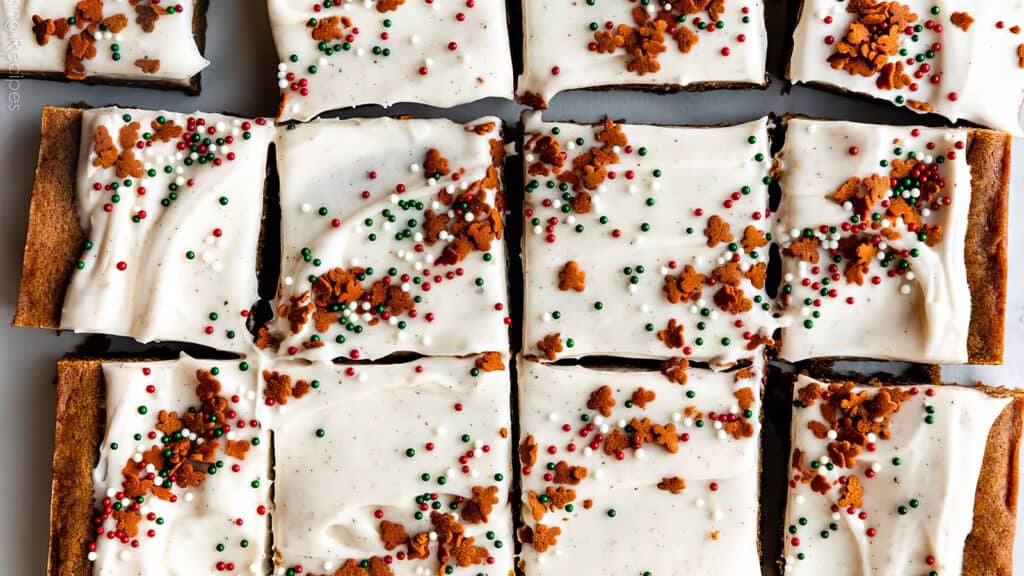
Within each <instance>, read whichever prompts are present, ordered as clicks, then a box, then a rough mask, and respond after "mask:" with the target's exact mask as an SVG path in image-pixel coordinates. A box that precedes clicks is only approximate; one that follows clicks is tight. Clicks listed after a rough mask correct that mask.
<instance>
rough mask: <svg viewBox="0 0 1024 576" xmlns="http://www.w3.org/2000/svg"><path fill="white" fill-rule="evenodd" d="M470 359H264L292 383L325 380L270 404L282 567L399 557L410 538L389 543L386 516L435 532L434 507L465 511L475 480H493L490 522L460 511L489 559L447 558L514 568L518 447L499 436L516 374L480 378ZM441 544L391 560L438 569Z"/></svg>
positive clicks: (482, 567)
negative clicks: (347, 362)
mask: <svg viewBox="0 0 1024 576" xmlns="http://www.w3.org/2000/svg"><path fill="white" fill-rule="evenodd" d="M503 362H505V363H506V364H507V362H508V358H507V357H503ZM473 365H474V361H473V359H465V360H460V359H451V358H447V359H442V358H433V359H424V360H420V361H417V362H415V363H409V364H402V365H391V366H384V365H376V366H356V367H348V368H346V367H342V366H333V365H329V364H305V363H300V362H289V361H280V362H277V363H274V364H273V365H272V366H268V368H269V369H272V370H276V371H280V372H282V373H286V374H288V375H290V376H291V377H292V379H293V381H295V380H299V379H304V380H306V381H308V382H312V381H313V380H317V381H318V382H317V384H318V387H317V388H315V389H313V390H311V391H310V393H309V394H308V395H307V396H304V397H303V398H299V399H292V400H290V401H289V403H288V405H287V408H288V410H287V411H286V412H282V411H281V409H280V407H271V408H268V409H267V411H268V412H269V419H270V421H271V422H272V427H273V428H274V447H275V455H276V458H275V460H276V476H275V499H276V503H277V506H276V510H275V513H274V517H273V524H274V542H275V546H276V552H277V554H278V555H279V557H280V558H281V561H282V562H283V564H284V565H285V566H289V567H290V566H294V565H296V564H301V565H302V566H303V568H304V569H305V570H306V571H307V572H315V573H319V572H322V571H329V569H328V568H327V567H326V566H327V565H328V564H330V565H332V566H341V564H343V563H344V562H345V561H346V560H347V559H350V558H351V559H356V560H357V561H358V560H361V559H364V558H369V557H371V556H381V557H383V556H392V557H395V556H396V554H398V553H399V552H405V551H406V550H407V548H406V546H405V545H404V544H402V545H401V547H400V548H398V549H395V550H390V551H388V550H386V549H385V547H384V543H383V542H382V540H381V535H380V531H381V529H380V525H381V522H382V521H389V522H394V523H399V524H402V525H404V527H405V531H406V533H407V534H408V535H409V536H413V535H415V534H417V533H420V532H425V531H430V530H431V523H430V513H431V512H432V511H437V512H440V513H453V514H456V515H458V517H459V518H462V514H463V512H464V511H465V506H457V510H452V508H450V506H449V504H450V503H451V502H453V501H454V498H455V497H456V496H462V497H465V498H467V500H468V499H469V498H470V497H472V496H473V487H476V486H481V487H490V486H495V487H497V488H498V492H497V497H498V499H499V502H498V503H497V504H495V505H494V507H493V509H492V510H491V512H490V514H489V515H488V519H487V521H486V522H485V523H469V522H468V521H465V520H463V521H464V525H465V529H466V536H472V537H473V538H474V539H475V541H474V543H473V545H474V546H482V547H485V548H486V549H487V551H488V553H489V555H490V557H492V558H494V562H493V564H476V565H472V566H468V567H459V566H458V565H457V564H456V562H455V561H454V560H453V561H451V563H450V565H452V566H453V567H455V572H454V573H455V574H456V575H464V576H465V575H475V574H477V573H480V572H485V573H488V574H508V573H509V572H510V571H511V570H512V553H513V548H514V546H513V535H512V518H511V512H510V509H509V502H508V491H509V487H510V486H511V478H512V476H511V474H512V472H511V454H510V452H509V442H510V441H509V440H508V439H507V438H506V437H503V434H502V430H505V431H506V432H507V431H508V429H509V426H511V424H510V414H509V400H508V399H509V393H510V391H509V376H508V372H507V371H504V370H500V371H493V372H481V373H480V374H479V375H478V376H476V377H473V376H471V375H470V370H471V369H472V368H473ZM318 430H319V431H322V432H318ZM464 435H468V436H464ZM410 449H411V450H413V451H414V455H412V456H409V455H408V454H407V450H410ZM468 452H472V455H471V456H468V457H467V453H468ZM463 460H464V462H463ZM424 474H427V475H429V476H423V475H424ZM442 477H443V478H444V480H443V481H442V480H441V478H442ZM425 493H427V494H437V495H438V497H439V498H438V500H437V501H436V502H439V503H440V507H439V508H434V507H433V502H434V501H433V500H429V499H428V500H427V501H426V502H425V504H427V506H426V508H427V509H426V511H424V510H423V508H422V507H421V506H420V504H419V503H418V502H417V498H418V497H419V496H421V495H423V494H425ZM377 511H380V512H381V513H382V514H381V517H379V518H378V517H377V516H376V515H375V513H376V512H377ZM417 512H423V519H422V520H417V519H416V518H415V514H416V513H417ZM431 539H432V540H433V539H434V538H433V537H432V538H431ZM499 542H500V544H499ZM437 546H438V544H437V543H432V544H431V545H430V556H429V558H427V559H425V560H412V559H406V560H403V559H401V558H394V562H393V563H392V564H391V565H390V567H391V570H392V571H393V572H394V573H395V574H397V575H412V574H436V573H438V564H437ZM322 567H323V568H322Z"/></svg>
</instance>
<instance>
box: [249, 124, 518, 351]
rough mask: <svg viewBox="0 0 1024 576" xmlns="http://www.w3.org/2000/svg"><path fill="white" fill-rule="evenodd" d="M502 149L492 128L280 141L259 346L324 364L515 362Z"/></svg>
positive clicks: (373, 127) (361, 131) (413, 129)
mask: <svg viewBox="0 0 1024 576" xmlns="http://www.w3.org/2000/svg"><path fill="white" fill-rule="evenodd" d="M504 150H505V144H504V141H503V140H502V136H501V124H500V121H499V120H498V119H497V118H483V119H480V120H478V121H476V122H474V123H471V124H468V125H462V124H456V123H454V122H451V121H448V120H392V119H386V118H385V119H375V120H347V121H334V120H322V121H317V122H314V123H311V124H305V125H301V126H298V127H297V128H295V129H291V130H288V129H282V130H281V131H280V132H279V137H278V143H277V151H278V169H279V172H280V176H281V212H282V220H281V241H282V244H283V248H282V264H281V280H280V283H279V287H278V294H277V300H276V302H275V311H276V314H277V315H276V317H275V318H274V320H273V323H272V325H271V327H270V330H269V336H270V338H269V339H264V340H269V341H273V342H274V343H279V351H280V352H281V353H282V354H287V355H293V356H298V357H302V358H307V359H316V360H330V359H332V358H337V357H347V358H351V359H379V358H383V357H385V356H389V355H393V354H399V353H410V352H411V353H419V354H423V355H433V356H444V355H454V356H457V355H464V354H473V353H479V352H485V351H490V350H508V348H509V345H508V328H507V323H508V322H509V316H508V309H507V293H508V284H507V278H506V264H505V262H506V258H505V245H504V243H503V241H502V237H503V234H504V210H505V197H504V191H503V189H502V184H501V166H502V159H503V154H504ZM311 159H316V161H315V162H311V161H310V160H311Z"/></svg>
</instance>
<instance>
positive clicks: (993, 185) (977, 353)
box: [964, 130, 1013, 364]
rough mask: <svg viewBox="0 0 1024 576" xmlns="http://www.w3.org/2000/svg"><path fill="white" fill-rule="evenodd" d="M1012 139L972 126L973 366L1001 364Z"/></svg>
mask: <svg viewBox="0 0 1024 576" xmlns="http://www.w3.org/2000/svg"><path fill="white" fill-rule="evenodd" d="M1012 143H1013V138H1012V137H1010V135H1009V134H1006V133H1003V132H995V131H992V130H974V132H973V138H972V139H971V143H970V147H969V148H968V150H967V163H968V164H969V165H970V167H971V209H970V212H969V213H968V215H967V238H966V239H965V241H964V262H965V264H966V268H967V284H968V285H969V286H970V288H971V327H970V333H969V334H968V337H967V352H968V357H969V358H970V362H971V363H972V364H1002V362H1003V340H1004V329H1005V320H1006V279H1007V254H1006V252H1007V244H1008V238H1009V233H1008V230H1007V219H1008V215H1009V212H1010V164H1011V158H1010V147H1011V145H1012Z"/></svg>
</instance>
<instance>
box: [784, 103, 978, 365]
mask: <svg viewBox="0 0 1024 576" xmlns="http://www.w3.org/2000/svg"><path fill="white" fill-rule="evenodd" d="M914 130H916V131H917V134H918V135H917V136H914V135H913V134H914V132H913V131H914ZM968 137H969V133H968V131H967V130H962V129H960V130H956V129H934V128H909V127H907V128H900V127H891V126H879V125H869V124H854V123H849V122H821V121H810V120H802V119H793V120H790V121H789V129H788V130H787V133H786V144H785V148H784V149H783V151H782V154H781V162H782V177H781V185H782V189H783V195H782V203H781V205H780V206H779V213H778V214H777V217H778V222H779V224H778V228H779V231H778V232H777V233H776V236H777V237H779V239H780V240H781V241H782V242H783V244H784V245H788V244H789V243H790V242H792V241H793V240H795V239H797V237H798V236H799V235H800V234H801V233H802V231H803V230H805V229H811V230H813V231H814V232H815V233H816V237H819V238H821V239H822V248H820V249H819V256H820V260H819V262H818V263H817V264H814V263H811V262H806V261H803V260H801V259H800V258H796V257H789V256H787V257H786V258H784V263H783V274H784V275H785V277H784V285H785V284H788V285H789V286H791V288H792V293H791V295H790V299H791V300H790V304H789V307H788V309H787V311H786V315H787V316H788V317H789V318H790V319H791V320H792V322H793V325H792V326H790V327H789V328H787V329H785V331H784V333H783V337H782V344H781V347H780V356H782V357H783V358H785V359H787V360H791V361H798V360H803V359H806V358H813V357H828V356H847V357H865V358H876V359H887V360H905V361H910V362H936V363H956V362H960V363H962V362H966V361H967V334H968V330H969V327H970V320H971V295H970V291H969V288H968V285H967V276H966V270H965V267H964V260H963V258H964V238H965V236H966V234H967V214H968V212H969V210H970V204H971V174H970V168H969V167H968V165H967V160H966V158H967V149H966V146H967V141H968ZM956 142H960V143H962V144H963V149H960V148H959V147H957V146H956ZM929 143H933V144H934V145H935V148H934V150H929V148H928V144H929ZM854 148H855V149H856V152H857V153H856V154H853V153H852V151H851V150H852V149H854ZM897 148H900V149H901V154H900V155H897V154H895V150H896V149H897ZM911 152H913V153H915V154H916V156H917V157H918V158H919V159H923V158H925V157H926V156H927V155H932V154H934V155H935V156H943V159H944V161H945V162H944V163H943V164H941V165H939V168H938V170H939V174H940V175H941V178H942V179H943V180H944V181H945V187H944V188H943V190H942V192H941V196H942V197H948V198H949V204H948V205H946V204H943V203H941V202H940V203H939V205H938V206H939V209H938V210H935V211H933V212H932V213H931V214H930V215H929V217H928V219H927V221H928V222H931V223H934V224H938V225H941V226H942V229H943V231H942V239H941V241H939V242H938V243H937V244H935V245H934V246H928V245H927V244H926V243H924V242H919V241H918V239H917V238H916V235H915V234H914V233H912V232H910V231H909V230H908V229H907V227H906V225H905V223H904V222H903V221H898V222H897V223H896V224H892V225H891V226H890V225H888V223H889V221H888V220H886V219H884V217H883V220H882V222H883V224H884V225H885V226H886V227H891V228H894V229H896V230H897V231H899V232H900V234H901V237H900V238H899V239H895V240H893V239H883V240H884V241H883V242H882V244H880V245H879V246H880V248H888V250H889V251H894V250H895V251H902V250H907V251H908V256H909V257H906V258H905V257H903V256H899V257H896V258H895V259H893V260H892V261H891V262H890V263H888V264H887V266H886V267H884V268H883V267H882V262H881V260H879V259H878V257H877V256H876V259H875V261H874V262H873V263H871V265H870V266H871V267H870V270H869V272H868V273H867V274H865V275H864V283H863V284H862V285H857V284H854V283H850V282H849V281H848V280H847V279H846V277H845V273H846V272H845V271H846V267H847V261H844V262H842V263H840V264H839V265H838V266H837V268H836V270H835V271H834V272H829V269H828V267H829V266H830V264H831V263H832V261H831V259H830V255H829V254H828V253H827V252H826V251H825V249H824V246H825V244H826V243H831V242H835V244H832V246H833V247H837V248H838V241H839V240H838V239H839V238H840V237H843V236H850V235H851V233H847V232H842V231H841V230H839V231H838V232H837V233H835V234H831V233H830V234H827V235H822V234H820V232H819V230H820V227H821V226H823V225H825V226H836V227H839V226H841V225H842V224H843V223H847V224H849V222H850V218H851V216H852V215H853V212H852V211H851V210H848V209H847V208H845V207H844V206H842V205H841V204H839V203H838V202H837V201H836V200H834V199H833V198H832V195H833V194H834V193H835V192H836V190H837V189H839V187H840V186H841V185H842V184H843V183H844V182H846V181H847V179H848V178H850V177H857V178H868V177H870V176H871V175H872V174H879V175H881V176H885V177H888V176H889V173H890V170H891V169H892V161H893V160H894V159H896V158H897V157H899V158H902V159H903V160H906V159H907V158H908V154H910V153H911ZM950 152H952V153H953V158H952V159H951V158H950V156H949V153H950ZM882 161H885V162H888V163H889V164H888V165H887V166H886V167H882V166H881V165H880V163H881V162H882ZM908 193H909V194H910V195H911V196H912V193H913V190H910V191H908ZM936 200H937V199H936ZM933 207H935V206H933ZM874 212H879V213H881V214H882V215H883V216H884V215H885V214H886V208H884V207H882V205H881V204H879V205H877V206H876V207H875V208H874ZM787 231H788V232H787ZM794 232H795V233H796V234H797V237H794V236H793V233H794ZM870 233H871V231H870V230H868V231H866V234H870ZM910 250H916V251H917V252H918V256H916V257H914V256H912V255H910V253H909V251H910ZM881 254H882V252H881V251H880V252H879V253H878V255H879V256H880V255H881ZM901 260H907V261H909V263H910V268H909V270H910V272H909V273H906V274H905V275H903V276H899V275H896V276H890V275H889V272H890V271H897V270H899V262H900V261H901ZM815 268H818V269H819V272H818V273H814V269H815ZM828 276H831V277H830V278H829V280H830V282H831V283H830V284H829V286H827V287H826V288H829V289H834V290H836V293H835V296H822V295H821V293H820V290H821V289H822V288H823V285H821V284H819V282H820V281H821V278H822V277H828ZM875 277H877V278H878V284H875V282H874V280H873V278H875ZM805 280H806V281H808V282H810V284H808V285H804V281H805ZM808 298H810V299H812V300H814V301H817V302H819V303H820V305H815V304H812V305H811V306H807V305H806V304H805V300H806V299H808ZM848 298H852V299H853V304H850V303H849V300H848ZM815 313H819V316H820V317H815V316H814V314H815ZM805 322H810V323H811V324H812V325H813V328H810V329H808V328H806V327H805ZM823 335H827V337H825V336H823Z"/></svg>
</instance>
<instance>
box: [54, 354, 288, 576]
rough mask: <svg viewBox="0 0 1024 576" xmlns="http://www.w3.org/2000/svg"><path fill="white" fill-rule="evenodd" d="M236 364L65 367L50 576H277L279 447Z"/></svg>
mask: <svg viewBox="0 0 1024 576" xmlns="http://www.w3.org/2000/svg"><path fill="white" fill-rule="evenodd" d="M258 405H259V400H258V398H257V394H256V378H255V372H254V371H250V370H248V369H247V367H245V366H244V363H242V364H236V363H235V361H208V360H195V359H192V358H189V357H187V356H184V355H183V356H182V357H181V358H179V359H178V360H172V361H142V360H137V361H102V362H101V361H99V360H86V359H75V358H71V359H66V360H63V361H61V362H60V363H59V364H58V380H57V429H56V435H55V440H54V457H53V470H54V472H53V498H52V502H51V525H50V558H49V564H48V573H49V574H54V575H56V574H60V575H68V576H89V575H91V574H147V575H150V574H151V575H153V576H169V575H171V574H216V573H219V572H224V571H228V572H231V573H246V574H266V573H267V567H268V565H269V563H268V560H269V559H268V558H267V556H266V550H267V546H268V545H269V542H270V540H269V537H268V534H269V517H268V512H269V509H270V442H269V438H270V437H269V434H268V433H267V432H266V430H265V429H264V428H263V427H262V425H261V422H260V420H259V419H258V418H259V417H258V415H257V406H258Z"/></svg>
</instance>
